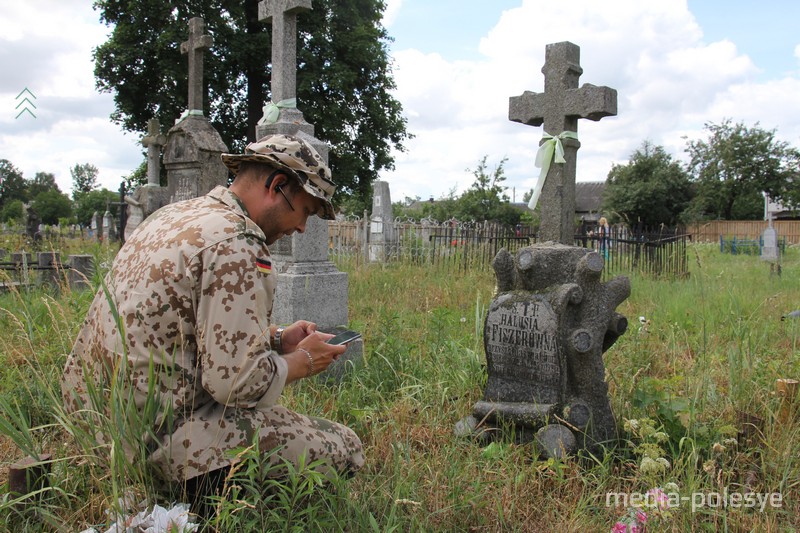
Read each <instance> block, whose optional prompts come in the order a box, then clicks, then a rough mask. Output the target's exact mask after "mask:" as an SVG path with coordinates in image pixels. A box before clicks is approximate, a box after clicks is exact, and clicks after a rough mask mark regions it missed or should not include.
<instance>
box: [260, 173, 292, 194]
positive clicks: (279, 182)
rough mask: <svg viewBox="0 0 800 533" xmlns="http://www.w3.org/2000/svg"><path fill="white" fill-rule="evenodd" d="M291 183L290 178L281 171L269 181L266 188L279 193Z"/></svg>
mask: <svg viewBox="0 0 800 533" xmlns="http://www.w3.org/2000/svg"><path fill="white" fill-rule="evenodd" d="M288 182H289V176H287V175H286V174H285V173H283V172H281V171H275V172H273V173H272V175H270V177H269V178H268V179H267V183H266V186H267V188H268V189H270V192H277V191H279V190H281V189H282V188H283V187H285V186H286V184H287V183H288Z"/></svg>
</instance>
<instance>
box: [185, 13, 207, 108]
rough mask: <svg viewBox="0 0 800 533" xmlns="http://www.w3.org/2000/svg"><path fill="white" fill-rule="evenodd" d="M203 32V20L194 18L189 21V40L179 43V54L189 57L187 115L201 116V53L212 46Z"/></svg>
mask: <svg viewBox="0 0 800 533" xmlns="http://www.w3.org/2000/svg"><path fill="white" fill-rule="evenodd" d="M204 30H205V22H203V19H202V18H200V17H194V18H193V19H191V20H190V21H189V40H188V41H186V42H183V43H181V54H188V55H189V114H198V113H197V112H199V114H200V115H202V114H203V92H204V91H203V89H204V87H203V52H204V51H205V50H208V49H209V48H211V45H213V44H214V39H213V38H212V37H211V36H210V35H203V31H204ZM193 111H194V113H193Z"/></svg>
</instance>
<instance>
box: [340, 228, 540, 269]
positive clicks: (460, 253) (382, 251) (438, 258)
mask: <svg viewBox="0 0 800 533" xmlns="http://www.w3.org/2000/svg"><path fill="white" fill-rule="evenodd" d="M386 226H388V227H386ZM371 227H372V225H371V224H370V220H369V219H366V218H363V219H362V218H352V219H346V220H337V221H332V222H331V223H330V225H329V226H328V228H329V230H328V231H329V233H328V234H329V251H330V255H331V256H332V257H339V258H343V257H347V258H358V259H359V260H361V261H364V262H370V261H410V262H412V263H418V264H432V265H446V266H448V267H452V268H455V269H457V270H460V269H467V268H475V267H478V268H485V267H488V266H490V265H491V262H492V259H494V256H495V255H497V252H499V251H500V249H502V248H506V249H507V250H509V251H511V252H515V251H517V250H518V249H519V248H521V247H523V246H527V245H529V244H531V243H532V242H534V238H533V235H531V234H530V231H529V229H528V228H522V227H519V228H509V227H507V226H504V225H502V224H495V223H490V222H479V223H475V222H460V221H457V220H448V221H446V222H437V221H433V220H422V221H421V222H417V221H414V220H409V219H395V220H394V221H390V222H383V223H382V229H383V237H380V238H376V236H375V235H374V234H372V233H371V232H370V228H371ZM386 236H391V238H386Z"/></svg>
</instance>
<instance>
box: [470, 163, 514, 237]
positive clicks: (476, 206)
mask: <svg viewBox="0 0 800 533" xmlns="http://www.w3.org/2000/svg"><path fill="white" fill-rule="evenodd" d="M487 158H488V156H483V158H482V159H481V160H480V161H479V162H478V166H477V168H476V169H475V170H470V169H467V170H468V171H469V172H472V175H473V176H475V181H474V182H472V185H471V186H470V188H469V189H467V191H466V192H464V194H462V195H461V197H460V198H459V199H458V202H457V206H456V211H457V217H458V218H460V219H462V220H469V219H472V220H478V221H484V220H490V221H493V222H501V223H503V224H509V225H512V226H513V225H516V224H517V223H518V222H519V217H520V215H521V212H520V211H519V209H516V208H514V207H513V206H512V205H511V204H510V203H509V199H508V195H506V193H505V191H506V189H508V187H505V186H503V185H502V183H503V182H504V181H505V180H506V176H505V169H504V166H505V163H506V161H508V158H507V157H504V158H503V159H502V160H501V161H500V163H499V164H498V165H497V166H496V167H494V170H493V171H492V172H491V173H489V172H488V169H487V167H486V159H487Z"/></svg>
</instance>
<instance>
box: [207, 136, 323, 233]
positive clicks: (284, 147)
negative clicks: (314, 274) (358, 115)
mask: <svg viewBox="0 0 800 533" xmlns="http://www.w3.org/2000/svg"><path fill="white" fill-rule="evenodd" d="M242 161H253V162H255V163H264V164H266V165H272V166H273V167H276V168H279V169H282V170H287V171H288V173H289V174H291V175H292V176H294V177H296V178H297V179H298V180H299V181H300V184H301V185H302V186H303V189H305V191H306V192H307V193H308V194H310V195H311V196H315V197H317V198H319V199H320V200H322V202H321V207H320V210H319V211H318V212H317V216H318V217H320V218H324V219H326V220H333V219H334V218H335V214H334V212H333V205H332V204H331V197H332V196H333V193H334V191H335V190H336V184H335V183H334V182H333V181H332V180H331V169H329V168H328V165H326V164H325V162H324V161H323V160H322V157H321V156H320V155H319V153H317V151H316V150H315V149H314V148H313V147H312V146H311V145H310V144H309V143H308V142H306V141H304V140H302V139H299V138H297V137H295V136H293V135H282V134H277V135H269V136H267V137H264V138H262V139H261V140H259V141H256V142H254V143H250V144H248V145H247V148H245V150H244V153H243V154H222V162H223V163H225V166H227V167H228V168H229V169H230V170H231V172H233V173H234V174H237V173H238V172H239V164H240V163H241V162H242Z"/></svg>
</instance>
